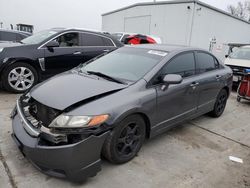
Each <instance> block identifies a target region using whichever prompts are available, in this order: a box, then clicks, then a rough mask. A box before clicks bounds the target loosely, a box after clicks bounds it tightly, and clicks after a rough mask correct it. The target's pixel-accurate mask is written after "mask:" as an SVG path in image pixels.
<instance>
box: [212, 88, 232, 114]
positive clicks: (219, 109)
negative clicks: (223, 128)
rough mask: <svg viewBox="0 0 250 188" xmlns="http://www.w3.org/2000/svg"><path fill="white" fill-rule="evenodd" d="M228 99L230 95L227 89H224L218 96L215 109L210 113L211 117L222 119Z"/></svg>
mask: <svg viewBox="0 0 250 188" xmlns="http://www.w3.org/2000/svg"><path fill="white" fill-rule="evenodd" d="M227 99H228V93H227V91H226V90H225V89H222V90H221V91H220V93H219V94H218V96H217V99H216V102H215V104H214V109H213V111H211V112H210V115H211V116H213V117H220V116H221V115H222V113H223V112H224V110H225V107H226V104H227Z"/></svg>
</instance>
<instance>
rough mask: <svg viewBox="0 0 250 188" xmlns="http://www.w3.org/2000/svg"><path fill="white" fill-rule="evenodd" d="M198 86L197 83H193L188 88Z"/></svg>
mask: <svg viewBox="0 0 250 188" xmlns="http://www.w3.org/2000/svg"><path fill="white" fill-rule="evenodd" d="M198 85H199V83H198V82H193V83H192V84H190V87H196V86H198Z"/></svg>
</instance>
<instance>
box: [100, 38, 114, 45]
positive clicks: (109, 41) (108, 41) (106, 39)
mask: <svg viewBox="0 0 250 188" xmlns="http://www.w3.org/2000/svg"><path fill="white" fill-rule="evenodd" d="M102 39H103V41H104V45H105V46H114V44H113V42H112V41H111V40H110V39H109V38H105V37H102Z"/></svg>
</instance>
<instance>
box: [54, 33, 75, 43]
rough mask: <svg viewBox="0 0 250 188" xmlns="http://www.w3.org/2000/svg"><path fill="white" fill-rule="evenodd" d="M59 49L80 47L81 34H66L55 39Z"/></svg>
mask: <svg viewBox="0 0 250 188" xmlns="http://www.w3.org/2000/svg"><path fill="white" fill-rule="evenodd" d="M55 40H56V41H57V42H58V43H59V47H73V46H79V33H76V32H74V33H65V34H63V35H61V36H59V37H57V38H56V39H55Z"/></svg>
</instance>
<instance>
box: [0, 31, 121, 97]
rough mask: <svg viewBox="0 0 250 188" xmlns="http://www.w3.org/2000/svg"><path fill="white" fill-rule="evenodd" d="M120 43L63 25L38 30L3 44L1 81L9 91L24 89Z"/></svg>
mask: <svg viewBox="0 0 250 188" xmlns="http://www.w3.org/2000/svg"><path fill="white" fill-rule="evenodd" d="M121 46H123V45H122V43H120V42H119V41H118V40H116V39H115V38H113V37H112V36H110V35H106V34H103V33H101V32H94V31H88V30H82V29H60V28H57V29H50V30H45V31H41V32H38V33H36V34H34V35H32V36H30V37H28V38H25V39H23V40H21V41H20V42H19V43H0V75H1V77H0V83H1V85H2V86H3V87H4V88H5V89H6V90H8V91H10V92H16V93H19V92H24V91H26V90H28V89H30V88H31V87H32V86H34V85H35V84H36V83H37V82H40V81H41V80H44V79H46V78H48V77H51V76H53V75H55V74H58V73H61V72H63V71H66V70H69V69H72V68H73V67H76V66H78V65H79V64H80V63H84V62H86V61H88V60H90V59H92V58H94V57H96V56H98V55H100V54H103V53H107V52H109V51H112V50H115V49H117V48H119V47H121Z"/></svg>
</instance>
